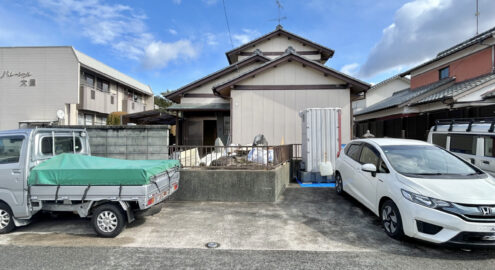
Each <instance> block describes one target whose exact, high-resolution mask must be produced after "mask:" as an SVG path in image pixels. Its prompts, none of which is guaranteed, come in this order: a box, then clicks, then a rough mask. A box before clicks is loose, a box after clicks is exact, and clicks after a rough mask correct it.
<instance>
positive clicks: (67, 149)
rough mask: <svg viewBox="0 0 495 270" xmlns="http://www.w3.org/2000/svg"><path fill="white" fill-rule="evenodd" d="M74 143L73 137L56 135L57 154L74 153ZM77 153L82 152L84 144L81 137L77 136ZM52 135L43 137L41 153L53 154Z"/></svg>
mask: <svg viewBox="0 0 495 270" xmlns="http://www.w3.org/2000/svg"><path fill="white" fill-rule="evenodd" d="M73 147H74V144H73V138H72V137H55V154H56V155H58V154H62V153H73V152H74V150H73ZM75 150H76V153H79V152H81V150H82V145H81V139H79V138H77V137H76V145H75ZM52 151H53V149H52V137H44V138H43V139H41V153H42V154H43V155H51V154H52Z"/></svg>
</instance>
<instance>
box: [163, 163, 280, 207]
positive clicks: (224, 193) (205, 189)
mask: <svg viewBox="0 0 495 270" xmlns="http://www.w3.org/2000/svg"><path fill="white" fill-rule="evenodd" d="M289 178H290V163H289V162H286V163H284V164H282V165H280V166H277V167H276V168H274V169H272V170H205V169H182V170H181V172H180V182H179V190H178V191H177V192H176V193H175V194H174V195H173V196H172V200H175V201H219V202H275V201H277V200H278V199H279V197H280V195H281V194H282V193H283V191H284V190H285V188H286V187H287V186H288V184H289Z"/></svg>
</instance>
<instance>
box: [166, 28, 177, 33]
mask: <svg viewBox="0 0 495 270" xmlns="http://www.w3.org/2000/svg"><path fill="white" fill-rule="evenodd" d="M168 32H169V33H170V34H172V35H177V30H175V29H172V28H170V29H168Z"/></svg>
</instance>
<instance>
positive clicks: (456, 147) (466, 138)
mask: <svg viewBox="0 0 495 270" xmlns="http://www.w3.org/2000/svg"><path fill="white" fill-rule="evenodd" d="M450 151H452V152H456V153H461V154H469V155H474V154H476V137H475V136H473V135H462V134H451V135H450Z"/></svg>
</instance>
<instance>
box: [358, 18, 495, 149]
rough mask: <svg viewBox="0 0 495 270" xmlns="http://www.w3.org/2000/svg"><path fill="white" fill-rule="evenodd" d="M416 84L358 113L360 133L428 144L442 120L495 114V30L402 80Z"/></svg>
mask: <svg viewBox="0 0 495 270" xmlns="http://www.w3.org/2000/svg"><path fill="white" fill-rule="evenodd" d="M407 75H409V76H410V77H411V78H410V83H411V86H410V88H407V89H397V90H398V91H396V92H394V94H393V95H392V96H391V97H389V98H386V99H384V100H382V101H380V102H378V103H375V104H372V105H371V106H367V107H366V108H364V109H362V110H360V111H358V112H356V113H355V121H356V122H355V123H356V126H355V128H356V134H357V136H361V135H363V134H364V133H365V132H366V130H370V131H371V133H373V134H374V135H376V136H378V137H383V136H386V137H403V138H411V139H420V140H425V139H426V137H427V135H428V131H429V129H430V128H431V127H432V126H433V125H434V124H435V121H436V120H438V119H451V118H483V117H493V116H495V27H494V28H492V29H489V30H488V31H485V32H483V33H481V34H479V35H476V36H474V37H473V38H470V39H468V40H465V41H463V42H461V43H459V44H457V45H455V46H453V47H451V48H448V49H446V50H444V51H442V52H440V53H438V54H437V56H436V57H435V58H434V59H432V60H430V61H428V62H425V63H423V64H421V65H419V66H416V67H414V68H412V69H410V70H408V71H406V72H404V73H402V74H401V76H407Z"/></svg>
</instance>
